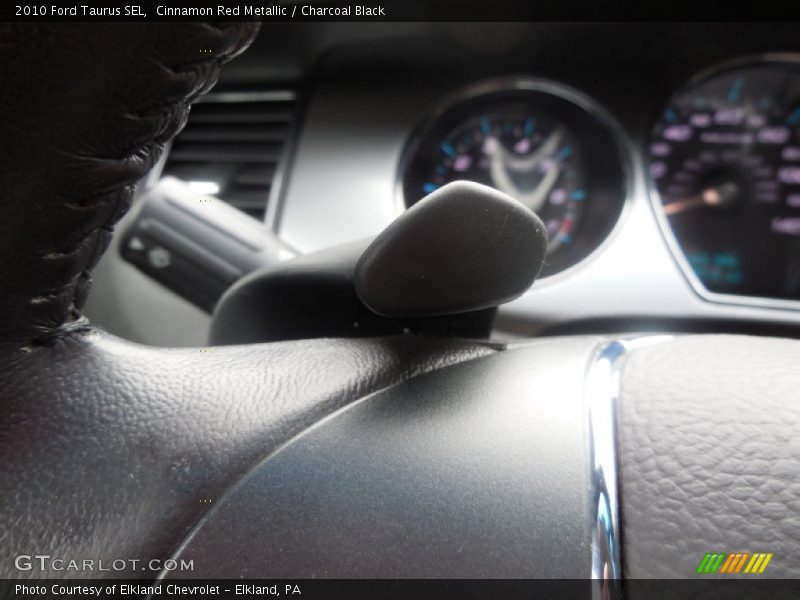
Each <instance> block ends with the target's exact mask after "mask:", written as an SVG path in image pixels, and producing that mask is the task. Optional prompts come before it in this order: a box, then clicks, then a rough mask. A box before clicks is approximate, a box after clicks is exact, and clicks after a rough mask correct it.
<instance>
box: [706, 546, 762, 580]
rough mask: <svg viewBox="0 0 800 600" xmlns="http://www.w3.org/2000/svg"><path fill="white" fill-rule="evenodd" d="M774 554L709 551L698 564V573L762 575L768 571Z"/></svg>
mask: <svg viewBox="0 0 800 600" xmlns="http://www.w3.org/2000/svg"><path fill="white" fill-rule="evenodd" d="M773 556H774V554H773V553H772V552H769V553H767V552H754V553H752V554H751V553H749V552H736V553H733V554H728V553H725V552H707V553H706V555H705V556H704V557H703V560H701V561H700V564H699V565H698V566H697V573H699V574H701V575H707V574H713V573H723V574H728V575H730V574H736V573H743V574H748V575H760V574H761V573H763V572H764V571H766V569H767V565H768V564H769V561H771V560H772V557H773Z"/></svg>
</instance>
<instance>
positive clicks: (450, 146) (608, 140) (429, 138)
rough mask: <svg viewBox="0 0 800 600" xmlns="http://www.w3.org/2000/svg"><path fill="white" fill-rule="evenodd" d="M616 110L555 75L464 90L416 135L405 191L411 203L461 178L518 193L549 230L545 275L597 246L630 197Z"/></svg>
mask: <svg viewBox="0 0 800 600" xmlns="http://www.w3.org/2000/svg"><path fill="white" fill-rule="evenodd" d="M613 130H614V127H613V125H612V124H611V120H610V119H609V118H608V117H607V116H606V115H605V113H603V111H602V110H601V109H599V108H597V107H595V106H594V105H593V104H592V103H591V102H590V101H589V100H588V99H585V98H584V97H582V96H581V95H579V94H577V93H575V92H572V91H571V90H567V89H565V88H563V87H562V86H558V85H555V84H551V83H547V82H540V81H533V80H519V79H515V80H503V81H494V82H489V83H485V84H479V85H478V86H474V87H472V88H469V89H468V90H465V91H463V92H460V93H458V94H456V96H454V97H453V98H451V99H450V101H449V102H447V103H446V104H445V108H444V109H443V110H441V111H439V112H438V113H437V114H436V115H435V116H434V117H433V118H432V119H431V120H430V121H429V122H428V123H427V124H426V125H425V126H424V127H423V128H422V130H421V131H420V132H419V133H418V134H417V135H416V136H415V137H414V138H413V139H412V141H411V143H410V144H409V147H408V149H407V151H406V159H405V161H404V163H403V172H402V194H403V200H404V202H405V204H406V205H407V206H410V205H412V204H414V203H415V202H417V201H418V200H420V199H421V198H423V197H424V196H426V195H427V194H429V193H431V192H433V191H435V190H436V189H438V188H439V187H441V186H443V185H445V184H447V183H449V182H451V181H455V180H459V179H466V180H470V181H476V182H479V183H483V184H486V185H489V186H492V187H494V188H496V189H499V190H501V191H503V192H505V193H506V194H508V195H509V196H511V197H513V198H515V199H517V200H518V201H519V202H521V203H522V204H524V205H526V206H527V207H528V208H530V209H531V210H533V211H534V212H536V213H537V214H538V215H539V217H541V219H542V221H543V222H544V224H545V226H546V228H547V231H548V239H549V243H548V258H547V260H546V263H545V267H544V269H543V273H544V274H545V275H547V274H552V273H555V272H557V271H560V270H563V269H565V268H567V267H569V266H571V265H573V264H575V263H577V262H578V261H580V260H581V259H582V258H584V257H585V256H586V255H588V254H589V253H591V252H592V251H593V250H594V249H595V248H597V246H599V245H600V243H602V241H603V240H604V239H605V238H606V237H607V235H608V234H609V232H610V231H611V229H612V228H613V226H614V224H615V223H616V221H617V218H618V217H619V215H620V212H621V210H622V207H623V204H624V198H625V188H626V181H625V168H624V159H623V157H622V152H621V149H620V147H619V145H618V138H617V136H616V134H614V133H613Z"/></svg>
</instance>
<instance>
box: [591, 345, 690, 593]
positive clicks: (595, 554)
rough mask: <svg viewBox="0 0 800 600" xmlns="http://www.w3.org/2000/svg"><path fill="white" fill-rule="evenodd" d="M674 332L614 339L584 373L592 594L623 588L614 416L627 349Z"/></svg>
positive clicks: (601, 347) (640, 346)
mask: <svg viewBox="0 0 800 600" xmlns="http://www.w3.org/2000/svg"><path fill="white" fill-rule="evenodd" d="M673 337H674V336H672V335H648V336H642V337H636V338H632V339H627V340H626V339H623V340H613V341H609V342H607V343H605V344H603V345H602V346H600V347H599V348H598V349H597V350H596V352H595V354H594V355H593V357H592V359H591V362H590V364H589V369H588V372H587V375H586V388H585V399H586V404H587V417H588V429H589V464H590V468H591V479H590V485H591V490H590V496H589V501H590V502H591V507H590V510H591V514H592V522H591V530H592V531H591V552H592V567H591V569H592V570H591V578H592V580H593V582H592V583H593V585H592V598H598V599H600V598H602V599H612V598H619V597H620V594H621V589H620V582H619V580H621V579H622V558H621V557H622V553H621V548H620V524H619V487H618V485H619V483H618V477H617V460H616V457H617V452H616V450H617V449H616V437H617V436H616V417H617V410H616V408H617V401H618V399H619V395H620V377H621V374H622V366H623V364H624V362H625V358H626V356H627V353H628V352H629V351H630V350H633V349H636V348H642V347H645V346H650V345H654V344H659V343H663V342H666V341H668V340H670V339H672V338H673Z"/></svg>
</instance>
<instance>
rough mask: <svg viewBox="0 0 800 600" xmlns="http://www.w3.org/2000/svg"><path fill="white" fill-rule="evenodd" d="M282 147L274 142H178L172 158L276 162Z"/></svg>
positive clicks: (171, 154)
mask: <svg viewBox="0 0 800 600" xmlns="http://www.w3.org/2000/svg"><path fill="white" fill-rule="evenodd" d="M281 149H282V148H281V147H276V146H274V145H272V144H242V145H233V144H176V145H174V146H173V147H172V151H171V152H170V158H171V159H172V160H174V161H193V162H199V161H207V162H220V163H223V162H234V163H240V162H276V161H277V160H278V159H279V158H280V156H281Z"/></svg>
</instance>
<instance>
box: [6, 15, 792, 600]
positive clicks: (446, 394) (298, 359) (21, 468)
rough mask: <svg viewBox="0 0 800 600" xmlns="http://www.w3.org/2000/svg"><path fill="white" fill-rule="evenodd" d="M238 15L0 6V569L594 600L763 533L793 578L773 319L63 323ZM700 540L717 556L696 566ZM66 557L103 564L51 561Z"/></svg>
mask: <svg viewBox="0 0 800 600" xmlns="http://www.w3.org/2000/svg"><path fill="white" fill-rule="evenodd" d="M257 31H258V27H257V25H255V24H253V23H246V24H245V23H225V24H205V23H180V24H177V23H150V24H147V25H133V24H122V23H113V24H112V23H109V24H104V25H103V26H97V25H90V24H70V25H65V24H38V23H25V24H4V25H2V26H0V37H1V38H3V41H2V42H0V46H1V47H2V48H3V53H2V54H0V81H2V82H3V84H2V86H0V107H2V110H0V140H2V145H1V146H0V159H2V160H0V189H2V190H3V198H2V201H1V202H0V246H1V247H2V255H3V258H4V260H3V261H2V263H0V281H2V294H1V295H0V303H2V306H1V307H0V308H1V310H0V403H1V410H0V576H2V577H4V578H9V579H25V578H37V577H106V576H112V577H128V578H137V579H143V580H154V579H155V578H156V577H180V578H185V577H202V578H213V577H226V578H239V577H258V578H319V577H322V578H360V577H367V578H380V577H395V578H523V579H526V578H527V579H535V578H552V579H559V578H565V579H586V578H592V579H593V580H594V581H595V585H596V586H597V587H596V589H597V590H600V591H601V592H604V593H606V594H612V593H616V592H618V591H619V588H620V584H621V582H623V581H624V580H625V579H641V578H673V577H697V576H698V573H700V574H701V575H702V576H704V577H708V578H713V577H726V576H728V575H730V574H734V575H735V574H736V572H735V569H734V567H735V566H736V562H735V561H740V559H739V558H735V560H734V558H732V557H733V556H734V555H741V556H744V554H747V555H748V557H749V556H753V555H755V554H764V555H766V554H769V555H771V558H770V559H769V561H770V562H769V568H768V569H767V568H766V564H764V567H765V569H764V570H763V572H762V573H761V575H760V576H762V577H775V578H784V579H787V578H795V577H800V522H798V519H797V515H798V513H799V512H800V437H798V435H797V431H798V422H800V402H798V390H800V368H798V365H800V343H798V342H796V341H791V340H784V339H769V338H755V337H745V336H729V335H700V336H691V335H687V336H649V335H641V336H627V337H625V338H619V339H616V338H614V337H613V336H591V335H587V336H575V337H562V338H537V339H532V340H530V341H528V342H526V343H519V344H513V345H508V344H498V343H490V342H485V341H471V340H461V339H454V338H439V337H426V336H415V335H397V336H387V337H369V338H350V339H336V338H327V339H307V340H299V341H290V342H275V343H268V344H252V345H239V346H225V347H217V346H214V347H210V348H196V349H162V348H149V347H145V346H141V345H137V344H133V343H129V342H126V341H124V340H121V339H118V338H116V337H114V336H113V335H110V334H108V333H105V332H103V331H101V330H99V329H97V328H95V327H93V326H92V325H91V324H90V323H89V322H88V321H87V320H86V319H85V318H84V317H83V316H81V306H82V305H83V302H84V299H85V297H86V294H87V292H88V289H89V284H90V281H91V271H92V268H93V267H94V265H95V264H96V263H97V261H98V259H99V258H100V256H101V254H102V253H103V251H104V249H105V248H106V246H107V245H108V242H109V239H110V236H111V234H112V230H113V225H114V223H115V222H116V221H117V220H118V219H119V218H120V217H121V216H122V215H123V214H124V213H125V211H126V210H127V208H128V206H129V204H130V201H131V197H132V194H133V191H134V188H135V185H136V182H137V181H138V180H139V179H141V178H142V176H143V175H144V174H145V173H146V172H147V171H148V169H150V167H152V166H153V164H154V163H155V162H156V161H157V160H158V157H159V155H160V153H161V151H162V150H163V148H164V145H165V144H166V143H167V142H168V141H169V140H170V138H171V137H172V136H173V135H174V134H175V133H176V132H177V131H178V130H179V129H180V128H181V127H182V125H183V124H184V123H185V121H186V117H187V114H188V111H189V107H190V105H191V103H192V102H193V101H194V100H196V99H197V98H198V97H199V96H200V95H202V94H203V93H205V92H207V91H208V90H209V89H210V88H211V87H212V86H213V84H214V82H215V80H216V77H217V74H218V71H219V69H220V66H221V65H222V64H223V63H225V62H226V61H228V60H229V59H232V58H233V57H234V56H236V55H237V54H238V53H240V52H242V51H243V50H244V49H245V48H246V47H247V46H248V45H249V44H250V43H251V42H252V40H253V39H254V38H255V36H256V34H257ZM262 35H269V32H268V31H267V30H266V29H265V31H264V32H263V33H262ZM454 268H456V265H454ZM620 293H624V290H620ZM708 554H714V555H717V554H722V555H725V557H726V558H725V561H727V562H725V564H728V563H730V562H731V561H734V562H733V565H734V566H733V567H730V568H727V567H723V566H721V565H722V562H720V565H717V567H718V568H717V569H716V570H713V571H712V570H711V569H706V570H705V571H704V570H703V569H705V567H702V563H703V561H706V564H707V563H708V561H709V560H717V559H716V558H713V559H709V558H707V555H708ZM42 555H47V556H48V557H49V558H48V559H46V560H45V559H42V558H41V556H42ZM37 557H39V558H37ZM87 558H88V559H91V560H94V561H98V562H96V563H94V564H95V566H96V565H97V564H99V561H105V562H106V563H108V564H111V563H112V562H113V561H115V560H116V559H124V560H123V563H124V564H122V566H121V567H120V568H119V569H117V568H113V569H111V570H110V571H104V572H99V571H98V570H97V569H96V568H89V569H84V568H81V569H78V570H70V569H69V568H68V565H69V561H70V560H72V559H87ZM132 559H136V560H138V561H142V562H139V563H133V562H131V560H132ZM170 559H171V560H173V561H178V564H180V561H181V560H184V561H192V564H193V570H192V571H191V572H178V571H173V572H168V569H167V570H165V569H164V564H165V561H168V560H170ZM56 560H61V562H60V563H57V562H56ZM744 560H745V559H744V558H742V559H741V561H744ZM748 560H749V559H748ZM149 561H157V562H156V563H154V564H156V565H158V566H157V568H147V569H144V570H143V569H141V568H140V566H141V565H142V564H149ZM719 561H722V559H719ZM762 562H763V559H762ZM116 564H117V566H119V565H120V564H121V563H116ZM742 564H743V566H744V567H745V568H746V567H747V564H746V563H745V562H742ZM743 573H744V570H742V571H741V574H743Z"/></svg>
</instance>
